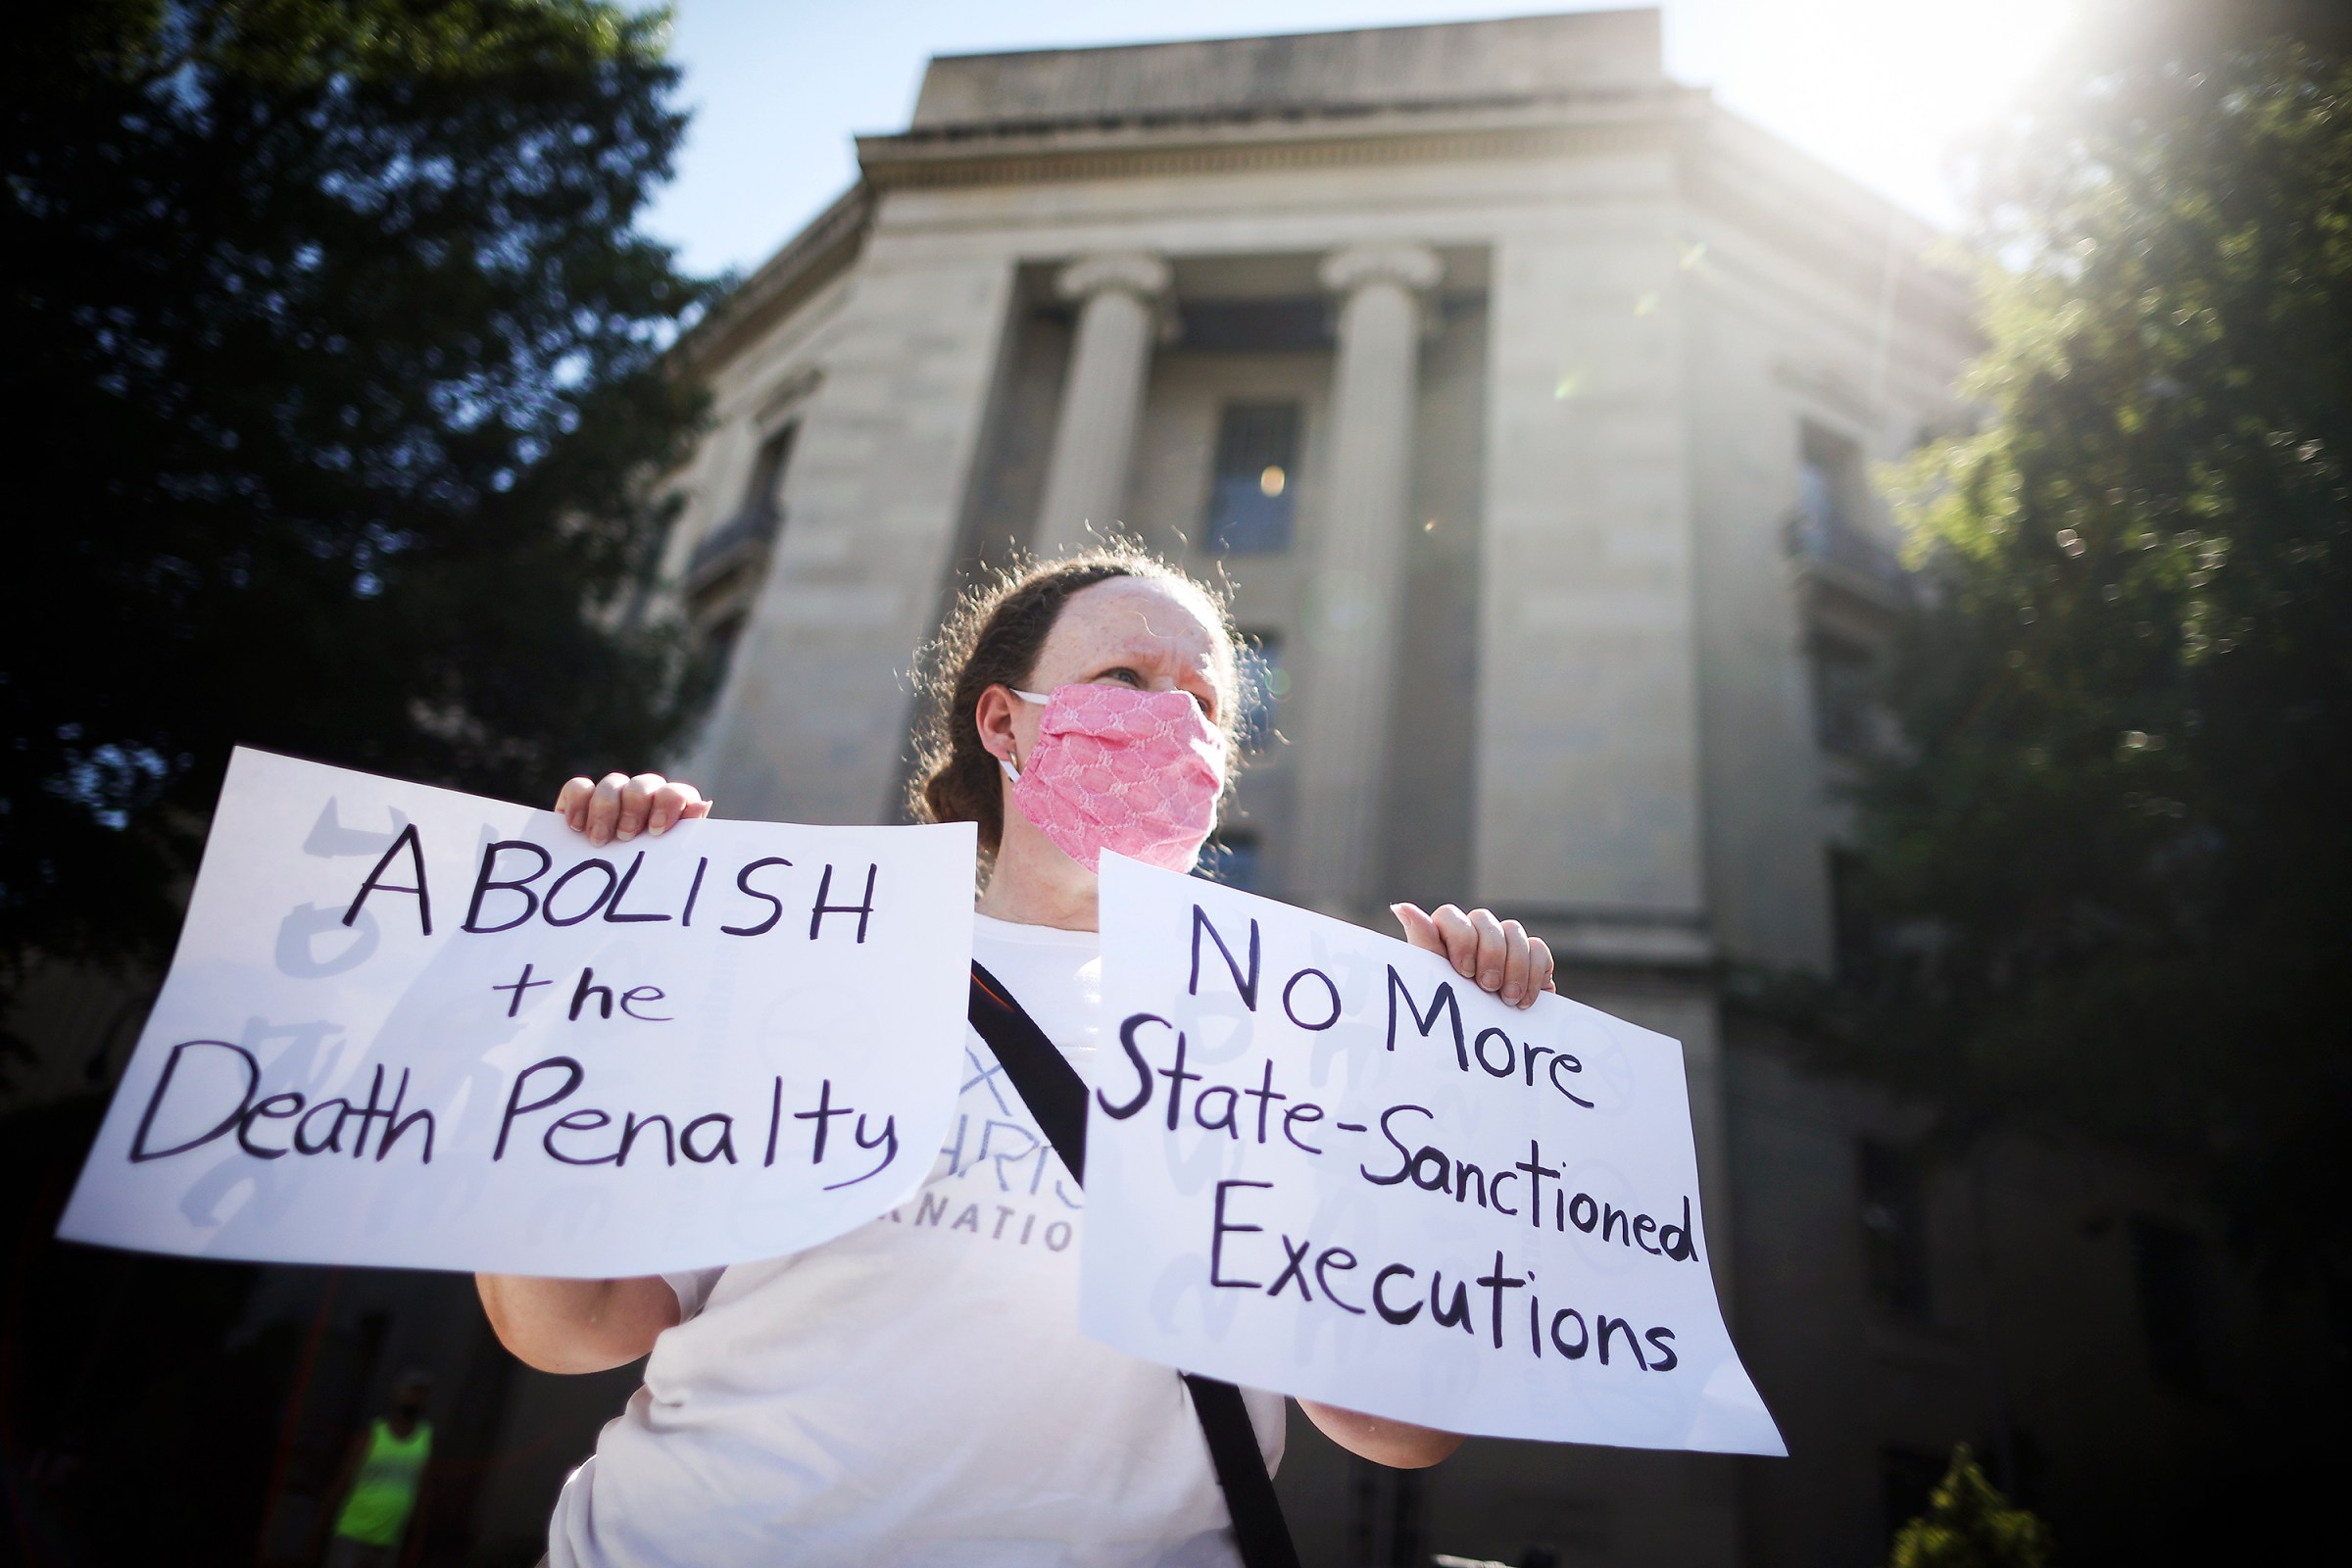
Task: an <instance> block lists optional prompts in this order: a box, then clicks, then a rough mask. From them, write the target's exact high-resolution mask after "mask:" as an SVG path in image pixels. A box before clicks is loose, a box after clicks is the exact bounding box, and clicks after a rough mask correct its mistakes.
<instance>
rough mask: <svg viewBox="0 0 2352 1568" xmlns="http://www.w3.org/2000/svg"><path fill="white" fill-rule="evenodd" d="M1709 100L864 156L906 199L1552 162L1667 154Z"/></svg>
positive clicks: (1155, 131) (1166, 129) (950, 141)
mask: <svg viewBox="0 0 2352 1568" xmlns="http://www.w3.org/2000/svg"><path fill="white" fill-rule="evenodd" d="M1703 101H1704V95H1703V94H1698V93H1693V92H1691V90H1690V89H1687V88H1680V87H1672V88H1664V89H1660V90H1656V91H1642V92H1623V93H1586V94H1579V95H1575V96H1573V97H1567V98H1542V99H1534V98H1530V99H1502V100H1478V101H1472V102H1445V103H1423V104H1403V105H1385V106H1382V107H1380V108H1378V109H1368V110H1351V109H1343V110H1328V109H1317V110H1295V111H1264V110H1260V111H1255V112H1252V113H1249V114H1217V115H1199V116H1178V115H1161V116H1150V117H1139V118H1137V119H1134V120H1085V121H1063V122H1006V123H997V124H986V125H972V124H959V125H953V126H946V127H941V128H938V129H932V130H920V131H907V132H904V133H901V134H898V135H890V136H860V137H858V164H859V167H860V168H861V169H862V170H863V172H864V174H865V179H866V182H867V183H868V184H869V185H871V186H873V187H874V188H875V189H877V190H904V189H923V188H937V187H943V186H945V187H953V186H965V185H987V184H1010V183H1025V182H1033V181H1046V180H1073V179H1120V178H1127V177H1132V176H1135V175H1146V174H1207V173H1231V172H1254V171H1260V170H1285V169H1304V170H1315V169H1333V168H1341V167H1347V166H1351V165H1393V164H1404V163H1425V162H1448V161H1456V160H1462V159H1478V158H1543V157H1556V156H1560V155H1563V154H1575V153H1593V152H1612V151H1624V150H1639V149H1643V148H1655V147H1663V146H1665V145H1667V138H1668V136H1669V130H1668V127H1669V125H1670V123H1673V122H1674V121H1676V120H1679V119H1682V118H1684V117H1686V116H1688V115H1690V114H1692V113H1695V112H1696V110H1697V108H1698V106H1699V105H1700V104H1702V103H1703Z"/></svg>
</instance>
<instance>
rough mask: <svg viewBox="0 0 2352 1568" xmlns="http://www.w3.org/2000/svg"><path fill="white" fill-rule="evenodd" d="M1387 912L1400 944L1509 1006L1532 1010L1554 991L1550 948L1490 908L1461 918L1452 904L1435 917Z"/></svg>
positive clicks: (1412, 907) (1413, 910)
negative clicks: (1436, 959) (1400, 933)
mask: <svg viewBox="0 0 2352 1568" xmlns="http://www.w3.org/2000/svg"><path fill="white" fill-rule="evenodd" d="M1389 909H1390V912H1391V913H1393V914H1395V915H1396V916H1397V923H1398V924H1400V925H1402V926H1403V927H1404V940H1405V941H1407V942H1409V943H1411V944H1412V945H1413V946H1414V947H1416V948H1419V949H1421V950H1423V951H1424V952H1427V953H1435V954H1437V955H1439V956H1442V957H1443V958H1445V959H1446V962H1448V963H1450V964H1452V965H1453V967H1454V971H1455V972H1456V973H1458V974H1459V975H1461V977H1462V978H1463V979H1465V980H1475V981H1477V982H1478V984H1479V988H1480V989H1481V990H1485V991H1492V992H1494V993H1495V995H1496V996H1498V997H1500V998H1501V999H1502V1000H1503V1001H1505V1002H1507V1003H1509V1004H1510V1005H1512V1006H1514V1007H1532V1006H1534V1005H1536V998H1538V997H1540V996H1542V995H1543V994H1544V992H1546V991H1557V990H1558V989H1559V987H1558V986H1556V985H1554V984H1552V979H1551V949H1549V948H1548V947H1546V946H1544V939H1543V938H1542V937H1531V936H1529V935H1528V934H1527V928H1526V927H1525V926H1523V925H1521V924H1520V923H1519V922H1518V921H1516V920H1497V919H1496V918H1495V911H1494V910H1493V909H1472V910H1471V911H1470V912H1469V913H1467V914H1464V913H1463V912H1462V910H1461V909H1460V908H1459V907H1457V906H1454V905H1451V904H1446V905H1440V906H1439V907H1438V908H1437V910H1436V912H1434V913H1432V912H1431V911H1429V910H1426V909H1423V908H1422V907H1420V906H1419V905H1417V904H1393V905H1391V906H1389Z"/></svg>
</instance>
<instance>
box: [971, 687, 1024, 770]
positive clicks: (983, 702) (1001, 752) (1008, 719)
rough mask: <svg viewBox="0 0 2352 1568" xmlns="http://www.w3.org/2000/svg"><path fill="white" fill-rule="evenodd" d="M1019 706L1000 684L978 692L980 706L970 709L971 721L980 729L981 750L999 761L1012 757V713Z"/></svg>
mask: <svg viewBox="0 0 2352 1568" xmlns="http://www.w3.org/2000/svg"><path fill="white" fill-rule="evenodd" d="M1019 706H1020V703H1019V701H1018V700H1017V699H1016V698H1014V696H1013V695H1012V693H1011V692H1009V691H1007V690H1005V688H1004V687H1002V686H991V687H989V688H988V689H987V690H986V691H984V692H982V693H981V694H980V706H979V707H978V708H976V709H974V710H973V711H972V721H973V723H974V724H975V725H976V726H977V727H978V728H979V731H980V748H981V750H983V751H985V752H987V753H988V755H989V756H991V757H993V758H995V759H996V760H998V761H1000V762H1003V761H1008V760H1011V758H1012V754H1013V751H1014V749H1015V748H1014V744H1013V734H1012V714H1013V711H1014V710H1015V709H1016V708H1018V707H1019Z"/></svg>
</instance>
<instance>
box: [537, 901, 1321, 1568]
mask: <svg viewBox="0 0 2352 1568" xmlns="http://www.w3.org/2000/svg"><path fill="white" fill-rule="evenodd" d="M973 918H974V922H975V929H974V933H973V955H974V956H975V957H977V958H978V959H979V961H980V962H981V963H982V964H984V965H985V966H987V968H988V969H989V970H990V972H992V973H993V974H995V975H996V976H997V977H998V978H999V979H1000V980H1002V981H1004V982H1005V985H1006V986H1007V987H1008V988H1009V989H1010V990H1011V991H1012V993H1013V995H1014V996H1015V997H1017V998H1018V999H1019V1000H1020V1003H1021V1005H1022V1006H1023V1007H1025V1008H1027V1009H1028V1011H1029V1014H1030V1016H1031V1017H1033V1018H1035V1019H1036V1020H1037V1023H1038V1027H1040V1028H1041V1029H1043V1030H1044V1031H1045V1033H1046V1035H1047V1037H1048V1038H1050V1039H1051V1040H1052V1041H1053V1042H1054V1044H1055V1045H1056V1046H1058V1047H1059V1048H1060V1049H1061V1052H1062V1054H1063V1055H1064V1056H1066V1057H1068V1058H1069V1060H1070V1063H1071V1065H1073V1066H1075V1067H1076V1068H1077V1069H1078V1070H1079V1072H1080V1073H1081V1074H1083V1073H1085V1072H1086V1071H1087V1069H1088V1065H1089V1063H1090V1061H1091V1060H1092V1058H1093V1055H1094V1053H1095V1050H1096V1046H1097V1039H1098V1036H1099V1034H1100V1032H1101V1023H1102V1019H1101V1013H1102V989H1103V981H1102V969H1103V963H1102V942H1101V939H1100V938H1099V937H1097V936H1096V935H1095V934H1094V933H1093V932H1081V931H1056V930H1053V929H1051V928H1048V927H1045V926H1030V925H1011V924H1008V923H1006V922H1005V921H1002V920H995V919H991V918H989V917H987V916H985V915H975V916H974V917H973ZM965 1049H966V1053H967V1054H966V1057H965V1069H964V1079H965V1082H964V1084H963V1088H962V1093H961V1096H960V1098H959V1099H958V1101H957V1103H956V1119H955V1121H954V1122H953V1123H952V1124H951V1128H950V1132H949V1138H948V1146H947V1148H945V1149H944V1150H942V1151H941V1152H940V1155H939V1159H938V1161H937V1162H936V1163H935V1164H934V1166H933V1167H932V1171H931V1176H930V1179H929V1180H928V1182H927V1183H926V1184H925V1185H924V1187H923V1190H922V1192H921V1193H920V1194H919V1195H918V1196H917V1197H916V1199H915V1200H914V1201H912V1202H910V1203H907V1204H906V1205H904V1206H902V1207H900V1208H898V1209H895V1210H893V1211H892V1212H890V1213H888V1214H885V1215H884V1216H882V1217H881V1218H880V1219H877V1220H875V1221H873V1222H872V1223H871V1224H868V1225H865V1226H862V1227H860V1228H859V1229H858V1230H855V1231H852V1232H851V1233H850V1234H848V1235H847V1236H843V1237H840V1238H838V1239H837V1240H835V1241H831V1242H828V1243H826V1244H825V1245H823V1246H821V1247H815V1248H811V1249H809V1250H807V1251H805V1252H798V1253H795V1254H793V1255H792V1256H790V1257H780V1258H773V1259H770V1260H768V1261H766V1262H761V1263H745V1264H737V1265H735V1266H733V1267H731V1268H726V1269H713V1270H710V1271H708V1272H705V1273H702V1274H692V1275H679V1276H675V1277H673V1278H672V1279H671V1282H670V1283H671V1285H672V1286H673V1287H674V1288H675V1289H676V1291H677V1293H678V1304H679V1308H680V1311H681V1313H682V1315H683V1319H684V1321H682V1322H680V1323H679V1325H678V1326H677V1327H676V1328H673V1329H670V1330H668V1331H667V1332H666V1333H664V1334H662V1337H661V1339H660V1340H658V1341H657V1342H656V1343H655V1346H654V1353H653V1356H652V1358H651V1359H650V1360H648V1361H647V1363H646V1368H645V1386H644V1387H643V1388H641V1389H639V1390H638V1391H637V1393H636V1395H635V1396H634V1397H632V1398H631V1399H630V1400H629V1403H628V1407H627V1409H625V1410H624V1411H623V1412H622V1413H621V1415H620V1416H619V1417H618V1418H617V1419H615V1420H614V1421H613V1422H612V1423H610V1424H609V1425H608V1426H606V1428H605V1430H604V1433H603V1436H602V1437H601V1438H600V1439H599V1440H598V1442H597V1446H596V1453H595V1456H594V1457H592V1458H591V1459H590V1460H589V1461H588V1462H587V1463H586V1464H583V1465H581V1466H580V1468H579V1469H577V1470H575V1471H573V1472H572V1474H571V1477H570V1479H569V1480H567V1481H566V1482H565V1483H564V1492H563V1495H562V1497H561V1498H560V1499H559V1500H558V1501H557V1503H556V1513H555V1518H554V1519H553V1520H552V1521H551V1522H550V1524H549V1527H548V1536H549V1541H548V1557H549V1563H550V1568H654V1565H666V1564H677V1565H679V1568H734V1565H738V1564H741V1565H746V1568H748V1565H752V1564H758V1565H760V1568H774V1565H778V1564H785V1563H789V1564H793V1565H794V1568H821V1565H825V1564H843V1565H850V1564H857V1565H861V1568H891V1565H894V1564H904V1565H909V1568H911V1565H914V1564H924V1565H955V1568H992V1565H999V1564H1002V1565H1005V1568H1011V1565H1016V1564H1017V1565H1019V1568H1051V1565H1068V1568H1145V1565H1152V1568H1195V1565H1208V1564H1216V1565H1219V1568H1225V1565H1230V1564H1233V1563H1236V1562H1238V1561H1239V1558H1238V1556H1237V1555H1236V1553H1235V1551H1234V1548H1233V1544H1232V1532H1231V1527H1230V1524H1229V1522H1228V1516H1227V1513H1226V1509H1225V1501H1224V1497H1223V1495H1222V1494H1221V1493H1220V1492H1219V1490H1218V1488H1217V1481H1216V1475H1215V1472H1214V1471H1213V1470H1212V1469H1211V1468H1210V1465H1209V1458H1208V1448H1207V1445H1206V1443H1205V1442H1204V1440H1203V1439H1202V1438H1201V1422H1200V1418H1199V1417H1198V1416H1197V1415H1195V1414H1194V1412H1193V1407H1192V1401H1191V1398H1190V1397H1189V1396H1187V1395H1186V1393H1185V1391H1184V1386H1183V1384H1182V1383H1180V1382H1179V1381H1178V1379H1177V1376H1176V1374H1175V1373H1174V1372H1173V1371H1171V1370H1169V1369H1168V1368H1167V1367H1164V1366H1159V1365H1155V1364H1153V1363H1152V1362H1148V1361H1141V1360H1138V1359H1136V1358H1135V1357H1133V1356H1130V1355H1126V1354H1123V1353H1121V1352H1120V1351H1117V1350H1113V1349H1110V1348H1106V1347H1104V1346H1101V1345H1098V1344H1096V1343H1095V1342H1094V1341H1092V1340H1089V1339H1086V1338H1085V1337H1084V1336H1082V1335H1081V1334H1080V1333H1079V1332H1078V1231H1079V1225H1080V1223H1081V1219H1082V1210H1081V1207H1080V1196H1079V1192H1078V1184H1077V1183H1075V1182H1073V1181H1072V1180H1070V1177H1069V1173H1068V1172H1067V1171H1066V1170H1064V1169H1063V1168H1062V1164H1061V1161H1060V1159H1059V1158H1058V1157H1056V1156H1055V1154H1054V1150H1053V1147H1052V1145H1050V1144H1049V1143H1047V1141H1046V1138H1045V1135H1044V1134H1043V1133H1041V1132H1040V1131H1039V1130H1038V1127H1037V1124H1036V1122H1035V1120H1034V1119H1033V1118H1032V1117H1031V1116H1030V1114H1029V1111H1028V1107H1027V1106H1025V1105H1024V1104H1022V1103H1021V1099H1020V1096H1019V1095H1018V1094H1017V1093H1015V1092H1014V1090H1013V1088H1012V1085H1011V1083H1010V1082H1009V1081H1008V1080H1007V1079H1005V1076H1004V1074H1003V1071H1002V1069H1000V1068H999V1067H998V1066H997V1063H996V1058H995V1056H994V1055H992V1054H990V1052H989V1050H988V1048H987V1047H986V1046H985V1045H983V1044H982V1043H981V1041H980V1037H979V1036H978V1035H976V1034H968V1033H967V1035H966V1038H965ZM1246 1397H1247V1399H1248V1402H1249V1406H1250V1420H1251V1423H1252V1424H1253V1425H1254V1426H1255V1428H1256V1430H1257V1439H1258V1445H1259V1446H1260V1447H1261V1448H1262V1449H1263V1450H1264V1452H1265V1455H1266V1463H1267V1465H1268V1467H1269V1468H1270V1467H1272V1466H1273V1465H1274V1464H1275V1463H1276V1462H1277V1461H1278V1460H1279V1459H1280V1458H1281V1455H1282V1446H1283V1421H1284V1408H1283V1401H1282V1397H1281V1396H1279V1395H1267V1394H1257V1393H1249V1394H1247V1396H1246Z"/></svg>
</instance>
